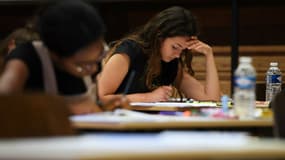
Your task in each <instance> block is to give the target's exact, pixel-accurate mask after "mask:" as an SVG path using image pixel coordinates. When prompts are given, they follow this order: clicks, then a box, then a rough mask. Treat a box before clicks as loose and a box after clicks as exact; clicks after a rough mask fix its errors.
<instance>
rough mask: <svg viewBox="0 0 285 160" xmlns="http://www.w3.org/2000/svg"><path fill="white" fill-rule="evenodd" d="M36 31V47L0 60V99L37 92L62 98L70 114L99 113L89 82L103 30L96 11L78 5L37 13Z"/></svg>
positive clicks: (71, 2)
mask: <svg viewBox="0 0 285 160" xmlns="http://www.w3.org/2000/svg"><path fill="white" fill-rule="evenodd" d="M38 30H39V34H40V39H41V40H42V41H33V42H30V43H25V44H23V45H20V46H18V47H17V48H16V49H15V50H13V51H12V52H11V53H10V54H9V55H8V57H7V58H6V60H5V69H4V72H3V74H2V75H1V77H0V93H2V94H10V93H17V92H23V91H37V92H38V91H40V92H41V91H43V92H46V93H49V94H55V95H62V96H64V97H65V98H66V99H67V101H68V102H69V104H70V108H71V111H72V112H73V113H74V114H83V113H90V112H96V111H100V108H99V107H98V105H96V104H95V102H94V101H95V97H96V96H95V93H94V82H93V81H94V79H96V78H95V77H96V73H97V72H98V71H99V67H100V66H99V63H100V61H101V59H102V57H103V56H104V45H103V44H104V39H103V37H104V32H105V26H104V24H103V21H102V19H101V17H100V16H99V15H98V13H97V11H96V10H95V9H94V8H93V7H91V6H90V5H88V4H87V3H85V2H82V1H79V0H64V1H60V2H59V3H57V4H55V5H52V6H50V7H48V8H47V9H46V10H45V11H44V12H42V13H41V15H40V16H39V19H38Z"/></svg>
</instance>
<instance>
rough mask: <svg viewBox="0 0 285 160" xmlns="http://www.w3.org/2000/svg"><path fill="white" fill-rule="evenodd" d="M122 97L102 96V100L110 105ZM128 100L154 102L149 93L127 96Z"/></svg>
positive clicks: (115, 95)
mask: <svg viewBox="0 0 285 160" xmlns="http://www.w3.org/2000/svg"><path fill="white" fill-rule="evenodd" d="M121 96H122V95H121V94H113V95H106V96H102V97H101V98H100V100H101V101H102V102H103V103H108V102H110V101H112V100H113V99H117V98H119V97H121ZM126 98H127V99H128V101H129V102H152V101H151V99H150V98H149V96H148V93H135V94H127V95H126Z"/></svg>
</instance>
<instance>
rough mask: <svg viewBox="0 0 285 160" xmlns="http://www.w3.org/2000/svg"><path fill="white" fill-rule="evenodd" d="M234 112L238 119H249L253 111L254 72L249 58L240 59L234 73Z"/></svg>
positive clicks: (252, 115)
mask: <svg viewBox="0 0 285 160" xmlns="http://www.w3.org/2000/svg"><path fill="white" fill-rule="evenodd" d="M234 82H235V85H234V111H235V114H236V115H237V116H238V117H239V118H240V119H251V118H253V117H254V111H255V84H256V72H255V69H254V67H253V66H252V65H251V58H250V57H240V58H239V65H238V67H237V69H236V70H235V73H234Z"/></svg>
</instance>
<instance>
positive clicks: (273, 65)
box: [270, 62, 278, 67]
mask: <svg viewBox="0 0 285 160" xmlns="http://www.w3.org/2000/svg"><path fill="white" fill-rule="evenodd" d="M270 66H272V67H276V66H278V62H270Z"/></svg>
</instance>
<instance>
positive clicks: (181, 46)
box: [175, 43, 183, 49]
mask: <svg viewBox="0 0 285 160" xmlns="http://www.w3.org/2000/svg"><path fill="white" fill-rule="evenodd" d="M175 44H176V45H178V46H179V47H180V48H182V49H183V46H182V45H181V44H179V43H175Z"/></svg>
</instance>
